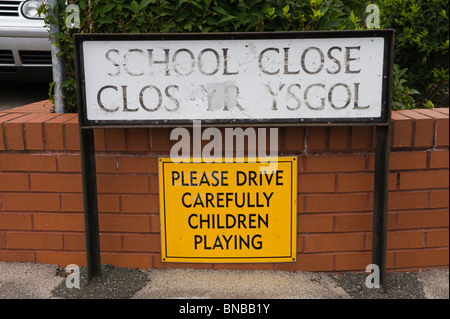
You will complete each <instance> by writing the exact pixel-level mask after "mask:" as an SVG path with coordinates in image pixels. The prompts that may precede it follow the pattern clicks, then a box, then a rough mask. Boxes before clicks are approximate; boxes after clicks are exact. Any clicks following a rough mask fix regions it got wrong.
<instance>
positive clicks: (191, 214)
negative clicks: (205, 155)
mask: <svg viewBox="0 0 450 319" xmlns="http://www.w3.org/2000/svg"><path fill="white" fill-rule="evenodd" d="M264 160H268V162H266V163H261V162H257V161H256V160H255V161H252V160H251V159H250V160H249V159H246V160H245V162H242V163H236V162H234V163H227V162H225V163H223V162H221V163H214V162H213V163H205V162H195V161H194V162H193V161H192V159H191V161H190V162H187V161H186V162H185V161H183V162H181V163H174V162H172V161H171V160H170V159H169V158H160V159H159V188H160V206H161V210H160V218H161V246H162V247H161V251H162V261H163V262H211V263H231V262H233V263H234V262H242V263H254V262H293V261H295V259H296V240H297V235H296V232H297V222H296V214H297V158H296V157H277V158H265V159H264Z"/></svg>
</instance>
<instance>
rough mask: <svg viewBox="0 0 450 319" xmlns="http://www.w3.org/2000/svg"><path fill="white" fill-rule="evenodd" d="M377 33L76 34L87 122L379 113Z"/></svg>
mask: <svg viewBox="0 0 450 319" xmlns="http://www.w3.org/2000/svg"><path fill="white" fill-rule="evenodd" d="M379 33H380V31H378V32H375V31H372V32H343V33H339V32H330V33H329V34H328V33H321V32H317V33H281V34H278V33H272V34H271V35H267V33H266V34H263V35H260V34H258V33H256V34H250V35H249V34H246V36H245V37H244V36H242V37H244V38H239V37H238V38H237V39H230V38H229V37H230V35H228V38H227V37H225V36H223V35H222V36H220V35H216V36H214V35H209V37H208V38H205V35H203V37H201V36H200V35H196V36H195V35H191V36H189V35H184V36H182V37H180V36H178V37H177V38H175V39H171V38H170V36H167V35H166V37H165V38H158V37H157V36H155V35H153V36H152V37H150V36H148V37H147V38H146V37H144V36H141V37H138V38H133V37H131V36H130V38H129V40H127V39H128V38H127V37H125V36H121V37H118V36H116V37H114V36H105V35H103V36H101V35H99V36H97V37H96V36H95V35H94V36H92V35H91V36H90V37H86V38H83V37H82V38H81V39H83V41H81V48H80V53H79V54H80V55H81V56H80V59H81V61H82V65H83V72H84V73H83V79H82V80H83V81H82V83H83V84H84V104H85V110H84V111H85V119H86V123H91V125H94V124H108V123H109V124H114V123H125V122H126V123H128V124H132V123H133V122H134V123H135V124H139V123H144V124H149V123H152V124H170V123H180V122H183V121H184V122H185V123H187V121H192V120H195V119H198V120H204V121H206V122H211V123H245V122H247V123H256V122H258V123H261V122H263V123H264V122H274V123H302V122H330V121H337V122H349V121H350V122H355V121H378V122H382V121H385V114H384V113H385V112H384V107H385V103H386V97H385V92H384V91H385V85H386V78H387V74H386V73H387V68H385V61H386V60H387V59H388V58H389V57H388V56H387V53H386V52H388V51H387V50H386V49H387V48H386V47H387V45H386V43H387V40H386V38H385V37H383V34H381V36H380V35H379ZM172 37H174V36H172ZM270 37H271V38H270Z"/></svg>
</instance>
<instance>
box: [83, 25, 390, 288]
mask: <svg viewBox="0 0 450 319" xmlns="http://www.w3.org/2000/svg"><path fill="white" fill-rule="evenodd" d="M293 36H295V37H297V38H299V39H302V38H327V37H330V36H333V37H382V38H383V39H384V44H385V45H384V60H383V61H384V63H383V89H382V101H383V103H382V115H381V116H380V117H379V118H377V119H373V118H367V119H361V118H358V119H356V120H355V119H351V120H348V119H347V120H345V119H344V120H343V119H330V121H326V119H320V120H308V121H298V120H297V121H296V120H291V121H284V120H281V121H273V120H269V121H261V120H257V119H256V120H253V121H248V120H226V121H220V120H219V121H217V120H212V121H208V120H202V122H203V123H204V125H205V126H211V125H214V126H236V125H246V126H279V127H282V126H340V125H344V126H355V125H356V126H374V127H375V167H374V196H373V230H372V234H373V240H372V264H375V265H378V266H379V269H380V284H381V285H380V286H381V288H382V290H386V250H387V211H388V182H389V155H390V137H391V125H390V121H391V115H390V114H391V96H392V72H393V62H394V38H395V35H394V30H354V31H353V30H352V31H309V32H261V33H259V32H258V33H202V34H193V33H191V34H181V33H179V34H178V33H169V34H75V35H74V55H75V68H76V84H77V99H78V123H79V130H80V155H81V168H82V180H83V205H84V220H85V239H86V261H87V280H88V283H89V282H90V281H91V279H93V278H96V277H97V278H98V277H101V276H102V270H101V258H100V235H99V219H98V199H97V178H96V164H95V144H94V129H95V128H96V127H99V128H131V127H177V126H190V125H192V123H193V121H192V120H187V121H164V122H157V121H156V122H155V121H133V122H129V121H115V122H111V121H107V122H103V121H89V120H88V119H87V117H86V105H85V103H86V100H85V86H84V85H85V79H84V66H83V59H82V50H81V48H82V43H83V42H84V41H89V40H96V39H103V40H105V39H107V40H111V41H112V40H114V39H123V40H140V39H146V40H148V39H156V40H165V39H172V40H180V41H181V40H187V39H192V38H197V39H205V40H214V39H219V38H222V39H231V40H232V39H251V38H252V39H255V38H258V39H274V38H292V37H293Z"/></svg>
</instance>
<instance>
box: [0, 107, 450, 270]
mask: <svg viewBox="0 0 450 319" xmlns="http://www.w3.org/2000/svg"><path fill="white" fill-rule="evenodd" d="M43 104H44V102H41V103H35V104H31V105H28V106H24V107H21V108H16V109H11V110H8V111H6V112H2V113H1V112H0V261H23V262H38V263H51V264H59V265H61V266H63V267H65V266H66V265H68V264H71V263H74V264H78V265H80V266H81V265H84V264H85V254H84V249H85V242H84V219H83V194H82V182H81V173H80V154H79V135H78V121H77V115H76V114H54V113H50V108H51V105H48V104H47V105H46V106H45V107H43ZM392 119H393V121H392V125H393V134H392V141H391V145H392V151H391V161H390V176H389V177H390V179H389V190H390V192H389V216H388V217H389V221H388V255H387V267H388V270H391V271H395V270H412V269H422V268H432V267H448V265H449V255H448V247H449V232H448V229H449V228H448V225H449V224H448V216H449V182H448V181H449V179H448V178H449V176H448V174H449V130H448V127H449V111H448V108H445V109H434V110H410V111H399V112H394V113H393V114H392ZM169 133H170V129H166V128H157V129H154V128H152V129H149V128H143V129H96V130H95V143H96V150H97V175H98V198H99V211H100V213H99V216H100V217H99V218H100V232H101V236H100V237H101V250H102V263H105V264H114V265H118V266H126V267H139V268H171V267H194V268H214V269H224V268H227V269H275V270H278V269H279V270H307V271H354V270H356V271H363V270H364V269H365V267H366V265H368V264H370V263H371V248H372V234H371V232H372V206H373V203H372V201H373V167H374V128H372V127H358V126H354V127H309V128H306V127H288V128H280V129H279V153H280V155H297V156H298V157H299V167H298V174H299V175H298V241H297V246H298V248H297V251H298V260H297V262H296V263H277V264H270V263H264V264H178V263H164V264H163V263H161V255H160V234H159V227H160V226H159V198H158V165H157V158H158V156H167V155H168V154H169V151H170V147H171V144H172V143H175V141H170V140H169Z"/></svg>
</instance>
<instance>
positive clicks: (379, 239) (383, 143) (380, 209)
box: [372, 125, 390, 291]
mask: <svg viewBox="0 0 450 319" xmlns="http://www.w3.org/2000/svg"><path fill="white" fill-rule="evenodd" d="M375 143H376V145H375V177H374V195H373V234H372V264H375V265H377V266H378V267H379V270H380V288H381V289H382V290H384V291H385V290H386V247H387V217H388V193H389V151H390V125H386V126H377V127H376V137H375Z"/></svg>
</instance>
